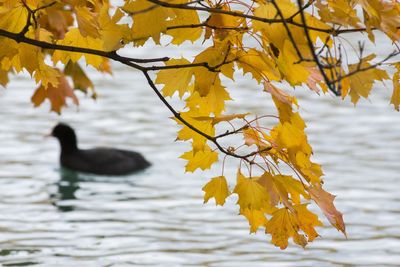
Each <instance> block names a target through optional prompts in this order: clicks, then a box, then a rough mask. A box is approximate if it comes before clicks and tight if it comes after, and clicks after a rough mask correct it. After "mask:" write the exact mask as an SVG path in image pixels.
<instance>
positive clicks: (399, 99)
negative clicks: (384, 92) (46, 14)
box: [390, 64, 400, 111]
mask: <svg viewBox="0 0 400 267" xmlns="http://www.w3.org/2000/svg"><path fill="white" fill-rule="evenodd" d="M395 67H396V68H397V71H396V72H395V73H394V74H393V93H392V97H391V98H390V103H391V104H393V105H394V108H395V109H396V110H397V111H399V105H400V64H395Z"/></svg>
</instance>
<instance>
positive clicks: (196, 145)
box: [176, 109, 215, 152]
mask: <svg viewBox="0 0 400 267" xmlns="http://www.w3.org/2000/svg"><path fill="white" fill-rule="evenodd" d="M202 115H204V114H202V113H200V111H199V110H198V109H191V110H189V111H187V112H181V117H182V118H183V119H184V120H185V121H187V122H188V123H190V124H191V125H192V126H194V127H196V128H197V129H198V130H200V131H202V132H203V133H205V134H208V135H209V136H214V134H215V129H214V127H213V125H212V122H211V121H202V120H197V119H196V118H197V117H199V116H202ZM176 121H177V122H178V123H179V124H181V125H183V127H182V129H181V130H179V132H178V137H177V139H178V140H184V141H186V140H190V139H192V141H193V142H192V146H193V150H194V152H196V151H198V150H203V148H204V145H205V143H206V142H207V138H205V137H204V136H202V135H200V134H199V133H196V132H195V131H193V130H192V129H190V128H189V127H188V126H186V125H184V124H182V122H181V121H179V120H176Z"/></svg>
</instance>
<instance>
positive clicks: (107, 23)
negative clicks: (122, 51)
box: [98, 4, 130, 51]
mask: <svg viewBox="0 0 400 267" xmlns="http://www.w3.org/2000/svg"><path fill="white" fill-rule="evenodd" d="M123 16H124V13H123V12H122V11H121V10H120V9H117V10H116V11H115V13H114V15H113V16H112V17H110V15H109V5H108V4H105V5H103V7H102V8H101V10H100V15H99V18H98V21H99V27H100V33H101V41H102V43H103V50H104V51H114V50H117V49H119V48H121V47H122V46H123V41H124V40H125V39H129V38H130V32H129V31H130V29H129V27H128V25H127V24H120V23H119V21H120V20H121V19H122V18H123Z"/></svg>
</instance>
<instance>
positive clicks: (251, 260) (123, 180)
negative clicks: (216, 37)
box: [0, 64, 400, 267]
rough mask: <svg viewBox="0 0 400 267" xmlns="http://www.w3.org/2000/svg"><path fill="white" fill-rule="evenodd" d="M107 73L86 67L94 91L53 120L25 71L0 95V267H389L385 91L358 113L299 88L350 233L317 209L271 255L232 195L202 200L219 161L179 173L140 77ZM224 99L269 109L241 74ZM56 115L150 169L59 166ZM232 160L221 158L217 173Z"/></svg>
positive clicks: (392, 171)
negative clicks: (305, 233) (313, 236)
mask: <svg viewBox="0 0 400 267" xmlns="http://www.w3.org/2000/svg"><path fill="white" fill-rule="evenodd" d="M114 71H115V74H114V77H112V78H111V77H102V76H100V75H98V74H92V76H91V77H92V78H93V80H94V81H95V84H96V86H97V91H98V93H99V99H98V100H97V101H96V102H94V101H93V100H91V99H89V98H85V97H83V98H82V97H81V106H80V107H79V109H77V108H76V107H73V106H72V105H71V106H70V107H69V108H68V109H66V110H64V112H63V115H62V116H61V117H59V116H58V115H56V114H52V113H49V112H48V110H49V106H48V105H43V106H42V107H40V108H37V109H34V108H33V107H32V105H31V104H30V102H29V101H30V96H31V95H32V92H33V91H32V88H34V85H33V83H32V82H31V81H30V80H29V79H28V78H26V77H18V78H15V79H13V82H11V84H10V86H9V87H8V89H7V90H3V89H1V90H0V108H1V111H0V188H1V189H0V255H1V257H0V264H2V266H30V265H31V266H81V267H86V266H96V267H98V266H134V265H137V266H400V193H399V191H400V175H399V173H400V164H399V163H398V162H399V158H400V117H399V113H398V112H396V111H394V110H393V109H392V107H390V106H389V104H388V95H389V93H390V92H389V89H386V88H383V87H382V88H378V89H377V92H376V94H375V95H374V96H373V97H372V99H371V100H370V101H365V100H362V101H361V103H360V104H359V105H358V107H357V108H354V107H353V105H352V104H349V103H347V102H344V103H343V102H342V101H341V100H340V99H337V98H335V97H333V96H331V95H325V96H316V95H313V94H312V93H309V92H303V91H302V90H298V93H297V94H298V95H299V96H300V100H299V101H300V105H301V112H302V115H303V117H304V118H305V120H306V121H307V124H308V129H307V132H308V134H309V139H310V143H311V144H312V146H313V147H314V151H315V158H316V160H317V162H320V163H322V164H323V166H324V171H325V173H326V176H325V187H326V189H327V190H329V191H330V192H332V193H334V194H336V195H337V199H336V201H335V203H336V205H337V207H338V208H339V209H340V210H341V211H342V212H343V213H344V219H345V221H346V223H347V233H348V239H347V240H346V239H345V238H344V237H343V235H341V234H340V233H339V232H337V231H336V230H335V229H334V228H333V227H331V226H329V225H328V223H327V220H326V219H325V218H323V221H324V223H325V224H327V225H328V226H326V227H322V228H319V229H318V231H319V233H320V234H321V237H320V238H318V239H317V240H315V241H314V242H313V243H311V244H309V246H307V248H306V249H302V248H299V247H297V246H294V245H291V246H290V247H289V248H288V249H286V250H285V251H281V250H280V249H279V248H276V247H274V246H273V245H272V244H270V243H269V241H270V237H269V236H265V235H264V234H263V232H262V231H259V232H258V233H257V234H256V235H250V234H249V233H248V226H247V222H246V221H245V220H244V218H242V217H240V216H238V215H237V213H238V211H237V207H236V206H235V205H234V204H235V199H234V197H232V198H230V199H229V200H228V202H227V203H226V204H225V206H224V207H222V208H221V207H215V206H214V204H213V203H209V204H207V205H203V200H202V197H203V193H202V191H201V188H202V186H203V185H204V184H205V183H206V182H207V181H208V179H209V178H210V177H212V176H213V175H214V174H218V173H219V171H220V170H219V168H218V167H217V168H216V169H215V171H212V172H208V173H204V174H202V173H200V172H198V173H195V174H185V173H184V168H183V166H184V162H183V161H182V160H179V159H178V156H179V155H180V154H181V153H183V152H184V151H185V150H187V148H188V146H187V144H184V143H180V142H174V140H175V138H176V130H177V127H176V125H175V123H174V122H173V121H172V120H170V119H168V117H170V116H171V114H170V113H168V110H167V109H166V108H165V107H164V106H163V105H162V104H161V102H160V101H159V100H158V99H157V97H156V96H155V94H154V93H153V92H152V91H151V90H150V89H149V87H148V85H147V84H146V83H145V80H144V79H143V77H142V76H141V74H140V73H136V72H134V71H132V70H130V69H127V68H124V67H121V66H120V65H117V64H116V65H115V68H114ZM232 95H233V96H234V97H236V98H237V101H235V102H234V103H231V104H230V107H229V108H230V110H235V112H236V113H240V112H247V111H251V112H255V113H258V114H260V115H262V114H266V113H268V112H269V111H270V110H271V102H270V101H269V99H268V98H267V96H266V95H264V94H262V93H261V90H259V89H258V91H257V90H256V89H255V88H254V85H253V84H247V83H246V82H245V81H244V80H239V81H238V84H237V86H236V88H235V89H234V90H233V92H232ZM254 96H256V97H254ZM249 99H251V101H250V100H249ZM58 121H64V122H68V123H70V124H71V125H72V126H74V127H75V128H76V129H77V132H78V136H79V139H80V143H81V146H82V147H91V146H95V145H96V146H99V145H101V146H115V147H121V148H126V149H135V150H138V151H140V152H142V153H144V154H145V155H146V157H147V158H148V159H149V160H150V161H151V162H152V163H153V166H152V167H151V168H149V169H147V170H146V171H144V172H141V173H137V174H134V175H130V176H125V177H100V176H90V175H81V174H79V175H76V174H73V173H67V172H63V171H61V170H60V169H59V164H58V153H59V147H58V143H57V142H56V140H53V139H45V138H43V136H44V135H45V134H47V133H49V131H50V129H51V128H52V127H53V126H54V125H55V124H56V123H57V122H58ZM236 167H237V162H236V161H235V160H229V161H228V163H227V166H226V168H227V173H228V174H229V175H231V174H234V173H235V169H236ZM230 179H234V177H233V176H232V175H231V177H230ZM313 209H315V210H316V208H315V207H314V208H313ZM319 214H321V213H319Z"/></svg>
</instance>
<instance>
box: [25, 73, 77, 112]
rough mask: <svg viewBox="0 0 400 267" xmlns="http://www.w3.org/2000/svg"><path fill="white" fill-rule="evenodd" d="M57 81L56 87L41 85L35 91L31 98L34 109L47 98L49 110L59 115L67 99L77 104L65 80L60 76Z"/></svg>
mask: <svg viewBox="0 0 400 267" xmlns="http://www.w3.org/2000/svg"><path fill="white" fill-rule="evenodd" d="M58 81H59V83H58V86H57V87H55V86H53V85H52V84H50V83H49V84H48V86H47V87H44V86H43V85H41V86H39V88H37V89H36V91H35V93H34V94H33V96H32V98H31V100H32V102H33V104H34V106H35V107H38V106H39V105H40V104H42V103H43V101H44V100H45V99H46V98H47V99H49V100H50V104H51V110H52V111H55V112H57V113H59V114H60V113H61V108H62V107H63V106H66V98H67V97H69V98H71V99H72V101H73V103H74V104H75V105H78V104H79V101H78V98H77V97H76V96H75V94H74V92H73V89H72V88H71V86H70V85H69V84H68V81H67V79H65V78H64V77H63V76H60V77H59V78H58Z"/></svg>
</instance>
